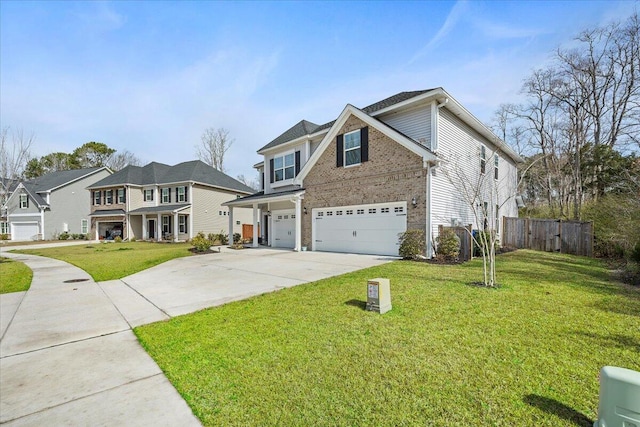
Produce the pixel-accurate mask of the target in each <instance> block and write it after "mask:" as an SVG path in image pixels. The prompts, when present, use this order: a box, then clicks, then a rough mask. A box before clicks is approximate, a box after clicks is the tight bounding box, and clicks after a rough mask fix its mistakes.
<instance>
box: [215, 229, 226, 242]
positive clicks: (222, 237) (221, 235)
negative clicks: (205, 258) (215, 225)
mask: <svg viewBox="0 0 640 427" xmlns="http://www.w3.org/2000/svg"><path fill="white" fill-rule="evenodd" d="M216 240H218V242H220V244H221V245H226V244H228V243H229V235H228V234H225V232H224V231H223V230H220V233H219V234H218V237H217V238H216Z"/></svg>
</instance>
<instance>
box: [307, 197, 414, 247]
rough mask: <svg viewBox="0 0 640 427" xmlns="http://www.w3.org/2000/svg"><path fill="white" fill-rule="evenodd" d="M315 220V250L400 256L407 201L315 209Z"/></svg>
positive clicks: (405, 228)
mask: <svg viewBox="0 0 640 427" xmlns="http://www.w3.org/2000/svg"><path fill="white" fill-rule="evenodd" d="M313 222H314V230H313V232H314V236H313V239H314V244H315V245H314V250H317V251H328V252H346V253H356V254H375V255H393V256H397V255H398V248H399V246H400V244H399V243H398V234H400V233H403V232H405V231H406V230H407V203H406V202H396V203H378V204H373V205H358V206H341V207H333V208H322V209H313Z"/></svg>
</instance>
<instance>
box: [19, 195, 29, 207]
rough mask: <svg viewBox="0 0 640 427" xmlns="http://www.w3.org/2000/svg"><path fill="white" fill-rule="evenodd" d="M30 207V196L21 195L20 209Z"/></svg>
mask: <svg viewBox="0 0 640 427" xmlns="http://www.w3.org/2000/svg"><path fill="white" fill-rule="evenodd" d="M28 207H29V196H27V195H26V194H21V195H20V209H27V208H28Z"/></svg>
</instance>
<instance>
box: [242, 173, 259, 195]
mask: <svg viewBox="0 0 640 427" xmlns="http://www.w3.org/2000/svg"><path fill="white" fill-rule="evenodd" d="M236 179H237V180H238V181H240V182H241V183H243V184H244V185H246V186H247V187H250V188H252V189H254V190H256V191H257V190H258V189H259V187H260V182H259V181H258V180H257V179H250V178H247V177H245V176H244V175H243V174H240V175H238V176H237V177H236Z"/></svg>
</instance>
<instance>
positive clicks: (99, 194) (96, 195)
mask: <svg viewBox="0 0 640 427" xmlns="http://www.w3.org/2000/svg"><path fill="white" fill-rule="evenodd" d="M101 200H102V192H101V191H94V192H93V204H94V205H99V204H100V203H101Z"/></svg>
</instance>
